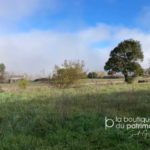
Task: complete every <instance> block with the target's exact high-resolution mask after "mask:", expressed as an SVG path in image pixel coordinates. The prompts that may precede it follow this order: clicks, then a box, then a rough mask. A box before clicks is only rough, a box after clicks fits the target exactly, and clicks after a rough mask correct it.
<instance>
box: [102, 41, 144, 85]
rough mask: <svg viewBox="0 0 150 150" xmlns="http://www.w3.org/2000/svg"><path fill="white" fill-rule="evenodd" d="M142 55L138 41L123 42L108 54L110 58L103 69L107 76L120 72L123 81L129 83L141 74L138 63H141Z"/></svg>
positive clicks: (141, 70)
mask: <svg viewBox="0 0 150 150" xmlns="http://www.w3.org/2000/svg"><path fill="white" fill-rule="evenodd" d="M143 59H144V55H143V51H142V48H141V44H140V42H139V41H135V40H133V39H129V40H124V41H123V42H121V43H119V44H118V46H117V47H115V48H114V49H113V50H112V51H111V52H110V58H109V59H108V61H107V62H106V64H105V66H104V69H105V71H108V73H109V74H111V73H112V72H115V73H116V72H122V73H123V75H124V77H125V81H126V82H129V80H130V79H133V78H134V77H136V76H137V75H139V73H143V69H142V67H141V66H140V64H139V61H141V62H142V61H143Z"/></svg>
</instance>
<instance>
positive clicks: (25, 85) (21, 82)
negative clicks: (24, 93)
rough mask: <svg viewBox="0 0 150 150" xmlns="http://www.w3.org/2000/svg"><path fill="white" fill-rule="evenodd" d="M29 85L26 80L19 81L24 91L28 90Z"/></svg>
mask: <svg viewBox="0 0 150 150" xmlns="http://www.w3.org/2000/svg"><path fill="white" fill-rule="evenodd" d="M27 85H28V79H27V78H25V79H24V80H20V79H19V80H18V86H19V87H20V88H21V89H22V90H26V89H27Z"/></svg>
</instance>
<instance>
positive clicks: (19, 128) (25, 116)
mask: <svg viewBox="0 0 150 150" xmlns="http://www.w3.org/2000/svg"><path fill="white" fill-rule="evenodd" d="M149 116H150V84H149V83H140V84H138V83H134V84H131V85H130V84H113V85H87V86H82V87H76V88H75V87H74V88H66V89H58V88H47V89H43V88H42V87H41V88H36V89H34V90H26V91H13V92H1V93H0V149H2V150H61V149H62V150H148V149H149V148H150V130H149V129H147V131H146V133H147V134H142V133H145V129H131V128H130V129H128V130H127V129H126V128H124V129H117V128H116V127H115V126H113V127H112V128H107V130H105V125H106V124H105V117H107V119H113V120H114V121H115V124H116V117H120V118H123V117H127V118H136V117H144V118H149ZM148 124H150V123H149V122H148ZM107 125H109V126H111V125H112V122H111V121H108V122H107ZM125 125H127V123H125ZM132 130H134V131H132ZM139 131H140V133H139ZM129 132H130V134H129ZM131 132H132V134H131ZM133 133H134V134H137V133H139V134H138V135H133Z"/></svg>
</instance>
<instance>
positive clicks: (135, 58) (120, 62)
mask: <svg viewBox="0 0 150 150" xmlns="http://www.w3.org/2000/svg"><path fill="white" fill-rule="evenodd" d="M143 59H144V55H143V51H142V48H141V44H140V42H139V41H135V40H133V39H128V40H124V41H123V42H120V43H119V44H118V46H117V47H115V48H114V49H113V50H112V51H111V52H110V55H109V59H108V61H107V62H106V63H105V66H104V70H105V71H106V72H107V73H108V74H115V73H117V72H121V73H122V74H123V75H124V77H125V82H127V83H132V82H133V80H134V79H135V78H136V77H137V76H139V75H140V76H144V70H143V69H142V67H141V66H140V64H139V61H141V62H142V61H143ZM84 67H85V63H84V61H81V62H80V61H79V60H71V61H67V60H65V61H64V63H63V64H62V67H59V66H58V65H55V66H54V70H53V74H52V75H49V77H48V80H49V83H50V84H51V85H53V86H56V87H60V88H61V87H68V86H71V85H73V84H74V83H75V82H76V81H77V80H79V79H84V78H87V71H88V70H85V68H84ZM5 68H6V67H5V65H4V64H0V80H1V82H2V81H3V80H4V78H5V77H4V71H5ZM104 75H105V74H104V72H102V73H101V74H100V77H103V76H104ZM97 76H98V75H97V74H96V73H95V72H90V73H89V74H88V77H89V78H95V77H97Z"/></svg>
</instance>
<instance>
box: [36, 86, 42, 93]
mask: <svg viewBox="0 0 150 150" xmlns="http://www.w3.org/2000/svg"><path fill="white" fill-rule="evenodd" d="M36 90H37V91H38V92H41V91H43V90H44V89H43V88H41V87H39V88H37V89H36Z"/></svg>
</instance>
